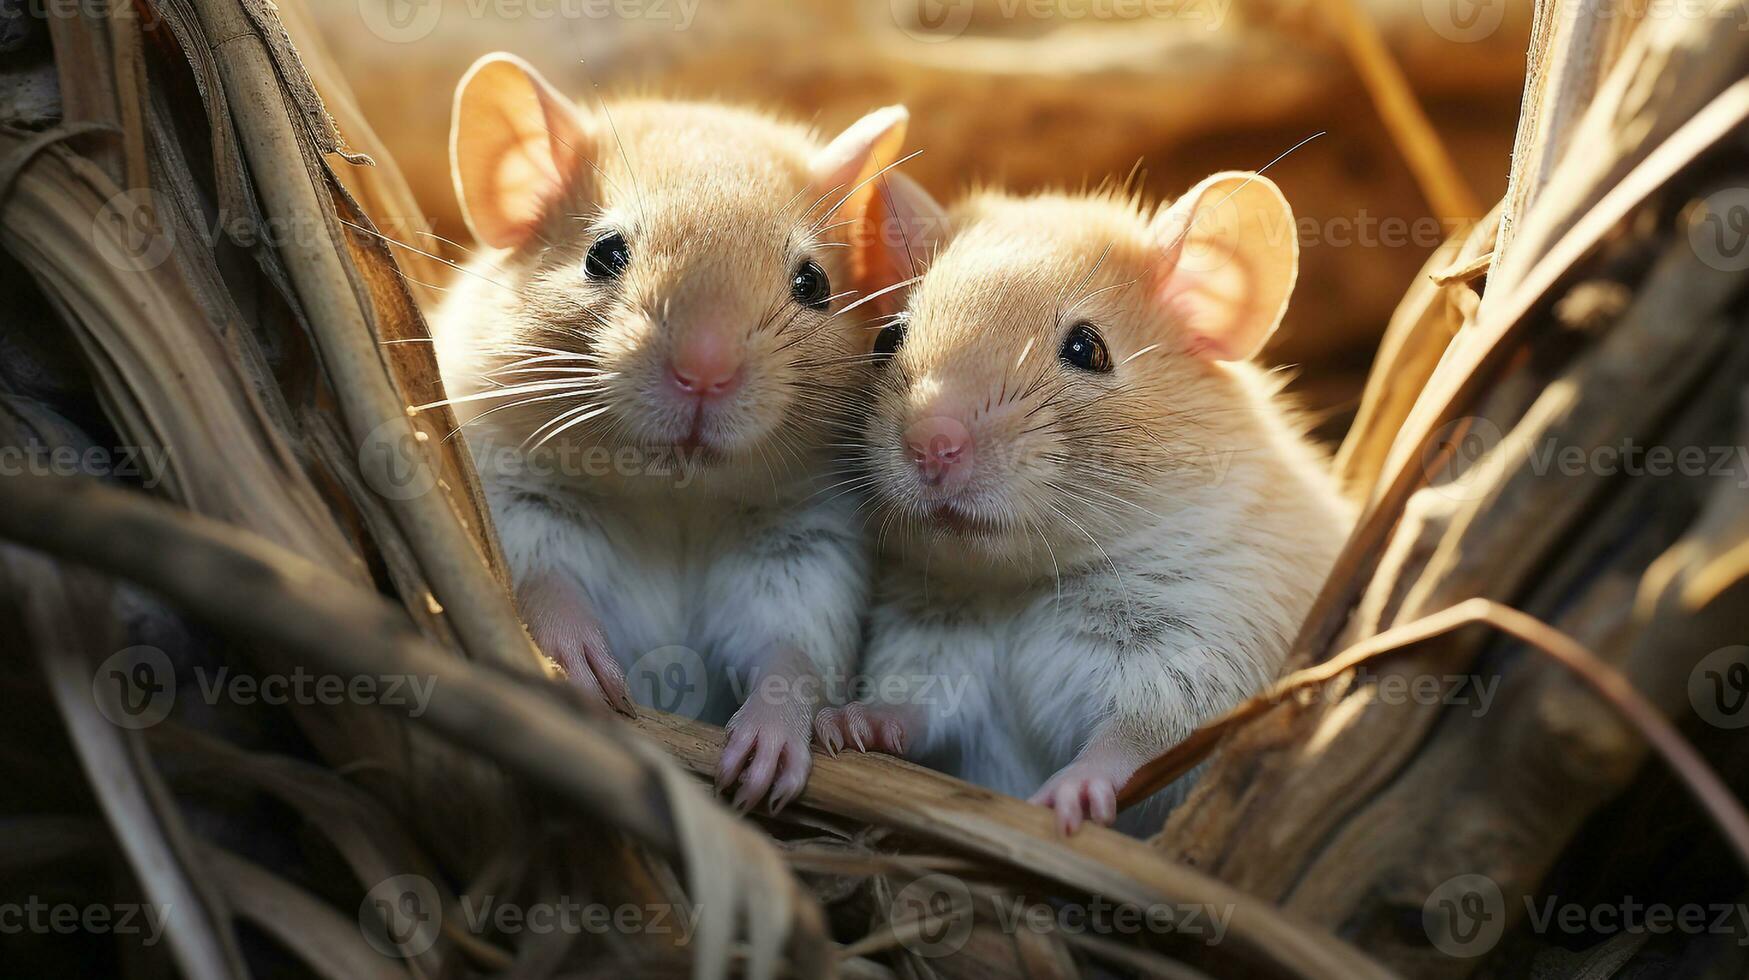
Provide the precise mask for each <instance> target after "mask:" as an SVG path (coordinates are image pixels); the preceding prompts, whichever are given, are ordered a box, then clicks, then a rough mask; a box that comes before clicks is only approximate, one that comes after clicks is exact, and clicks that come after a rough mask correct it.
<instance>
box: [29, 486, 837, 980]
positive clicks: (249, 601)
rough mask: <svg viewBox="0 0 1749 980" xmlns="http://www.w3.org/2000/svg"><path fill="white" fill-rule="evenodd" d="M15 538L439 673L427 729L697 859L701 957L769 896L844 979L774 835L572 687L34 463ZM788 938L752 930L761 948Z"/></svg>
mask: <svg viewBox="0 0 1749 980" xmlns="http://www.w3.org/2000/svg"><path fill="white" fill-rule="evenodd" d="M0 537H4V538H7V539H10V540H12V541H15V542H18V543H20V544H23V545H26V546H28V547H32V548H37V549H40V550H42V551H45V552H48V553H50V554H51V555H53V556H55V557H57V558H61V559H64V560H68V561H73V562H76V563H79V564H83V565H88V566H90V567H92V568H95V569H98V570H100V571H103V572H107V573H110V574H113V575H118V576H121V577H123V578H126V579H129V580H132V581H134V582H137V583H139V584H140V585H142V586H144V587H146V588H149V589H151V590H153V591H155V592H157V593H159V594H160V595H162V596H164V597H165V598H166V599H168V600H170V601H171V602H173V603H175V604H176V605H178V606H181V607H182V608H184V609H185V610H187V611H189V612H190V613H192V614H194V615H197V616H199V617H201V618H203V619H205V620H207V621H209V622H211V623H213V624H215V625H217V626H219V627H221V628H223V629H226V630H229V631H232V632H234V633H236V634H237V635H239V636H245V637H249V638H251V639H253V640H256V641H258V642H262V643H269V644H274V645H278V646H281V647H284V648H286V649H288V650H290V651H292V652H294V653H296V654H298V655H301V656H303V657H304V658H306V659H307V660H308V661H309V662H310V663H311V664H313V665H316V666H318V667H319V668H321V669H324V670H329V671H332V672H334V673H336V674H339V675H342V676H346V677H358V676H377V677H427V678H433V679H434V680H435V681H436V683H434V684H433V687H432V696H431V699H430V702H429V704H428V705H427V709H426V712H425V714H423V715H421V716H419V717H418V718H417V719H416V720H417V721H418V722H419V723H421V724H424V725H429V726H430V727H431V728H432V729H433V730H435V731H436V732H438V733H439V734H441V735H443V736H445V737H446V738H447V739H448V740H450V741H451V742H453V743H455V744H456V745H459V746H461V747H463V748H467V749H470V750H472V751H475V752H478V753H480V754H482V755H484V756H486V757H488V758H491V759H493V760H494V761H496V762H498V763H500V764H502V765H504V766H505V767H507V768H509V769H511V770H513V771H515V772H517V773H520V774H521V775H523V776H525V777H527V778H528V779H531V780H533V781H535V782H537V783H539V784H541V785H544V786H547V787H550V788H551V789H553V790H554V791H556V792H558V793H560V794H562V795H564V796H565V797H567V798H569V799H570V800H571V801H572V802H573V803H575V804H576V805H577V806H578V807H580V808H581V809H582V810H583V811H584V812H587V813H589V814H591V815H593V816H595V817H597V818H599V819H601V820H603V821H605V822H607V823H609V824H611V825H613V826H615V827H617V828H619V829H621V830H623V831H624V832H626V833H627V834H629V835H631V836H632V837H634V838H637V839H638V840H641V841H643V842H644V843H646V844H648V845H649V846H650V847H652V848H654V849H655V850H656V851H658V852H659V853H662V854H663V855H665V856H667V857H668V858H670V859H671V860H675V861H677V862H682V863H684V864H685V865H686V867H687V869H688V871H689V872H690V875H689V877H690V879H691V882H692V885H693V888H692V892H693V893H692V896H691V897H692V899H693V901H694V902H697V903H699V905H700V909H701V911H702V913H703V918H702V919H701V921H700V929H699V934H698V937H697V939H696V940H695V944H694V949H693V952H694V955H695V956H696V957H698V958H699V959H700V960H710V959H711V958H713V957H715V958H717V959H719V960H720V958H721V957H722V956H723V955H724V954H725V953H726V947H725V946H724V945H723V941H726V940H728V939H730V938H732V931H733V930H734V929H735V928H736V917H737V915H738V912H739V909H738V908H737V906H738V905H739V904H740V902H742V901H745V900H754V901H764V902H771V903H781V904H778V906H777V907H780V908H781V907H787V908H788V909H789V912H790V915H789V921H788V923H787V924H788V929H789V935H790V937H791V941H792V956H793V958H794V961H795V962H796V963H798V964H800V968H802V969H803V970H804V972H808V975H811V976H813V975H820V976H823V975H827V974H828V973H829V965H828V964H829V963H830V957H829V954H828V951H827V943H826V940H825V937H824V932H823V925H822V922H821V919H820V915H819V906H818V905H817V904H816V903H814V902H813V901H812V900H811V899H809V898H807V897H806V896H805V895H803V893H802V892H801V889H800V887H799V885H798V883H797V882H796V880H795V878H794V877H793V876H791V875H790V874H789V873H788V872H787V870H785V868H784V866H783V863H782V859H781V858H779V857H778V855H777V854H776V852H775V851H774V850H773V848H772V846H771V844H770V842H769V841H768V840H766V839H765V838H764V837H763V836H761V835H759V834H757V833H756V832H754V830H753V829H752V828H750V827H749V826H748V825H746V824H745V823H742V822H740V821H738V820H735V819H733V818H732V817H731V816H730V815H729V814H728V813H727V812H726V811H725V810H723V809H722V808H721V807H719V806H717V805H715V804H714V803H712V802H711V801H710V800H709V799H708V798H707V797H705V796H704V795H703V794H702V793H701V792H700V791H699V789H698V788H697V787H696V786H695V785H693V784H692V783H691V781H690V780H688V779H686V778H685V777H684V775H683V774H681V773H680V772H679V770H678V769H676V768H675V767H674V766H673V765H672V763H671V762H670V761H669V760H667V759H666V758H664V757H663V756H662V755H661V753H660V752H658V751H657V750H655V749H654V748H653V747H651V746H649V745H648V744H647V743H644V742H642V741H641V740H639V739H637V738H636V737H635V736H634V735H632V733H630V732H629V731H627V730H626V729H624V728H621V727H618V723H617V722H616V721H614V720H613V719H611V718H609V717H607V716H605V715H588V716H585V715H584V714H583V713H582V712H581V711H579V710H578V709H576V708H575V707H574V705H572V704H570V703H567V702H566V701H565V700H563V698H562V697H561V696H560V692H563V691H564V690H565V689H564V688H559V687H553V688H550V689H549V688H546V687H545V686H544V685H545V682H544V681H540V680H536V679H524V678H519V677H516V676H513V675H511V674H508V673H506V672H503V671H500V670H494V669H492V668H490V667H485V666H481V665H476V664H473V663H469V662H464V661H459V660H457V659H456V658H454V657H451V656H449V655H447V654H446V653H444V651H442V650H441V649H439V648H437V647H435V646H433V645H431V644H430V643H429V642H427V641H426V640H425V639H423V638H422V637H420V636H419V635H418V634H416V633H414V632H413V631H412V629H411V628H410V627H409V626H408V623H407V620H406V617H405V614H404V613H402V612H401V611H400V610H398V609H396V608H395V607H394V606H392V605H390V604H389V603H388V602H386V601H385V600H383V599H382V597H380V596H378V595H376V594H374V593H370V592H367V591H364V590H362V589H359V588H358V587H356V586H354V585H352V584H351V583H350V582H347V581H346V580H344V579H341V578H339V577H338V576H336V575H334V574H333V573H331V572H329V571H327V570H326V569H324V568H321V567H320V566H317V565H315V564H313V563H311V562H308V561H306V560H304V559H302V558H300V557H298V556H296V555H294V554H291V553H289V552H287V551H285V550H283V549H280V548H278V547H275V546H273V545H271V544H269V543H267V542H266V541H263V540H262V539H260V538H258V537H256V536H254V535H251V534H248V533H246V532H243V531H240V530H238V529H236V528H233V527H230V526H229V525H225V524H222V523H219V522H217V521H212V520H208V519H205V518H202V517H199V516H197V515H194V514H189V513H186V512H183V511H179V510H177V509H175V508H173V507H169V506H167V505H165V504H163V503H160V502H158V501H156V500H153V499H151V498H149V497H147V496H145V495H144V494H138V493H131V492H128V491H125V490H120V489H116V488H114V487H109V486H105V485H102V484H99V483H97V482H95V481H90V480H84V479H78V478H70V477H55V476H42V475H35V474H31V473H29V471H28V468H27V469H26V470H25V471H24V472H22V473H20V474H18V475H7V476H4V477H0ZM337 641H343V642H337ZM755 918H757V917H755ZM710 930H715V932H714V933H713V932H711V931H710ZM776 939H781V937H772V936H763V937H762V936H760V935H758V934H757V933H755V934H754V935H752V936H751V937H750V940H751V941H752V942H753V944H754V945H755V946H757V945H759V944H760V943H761V941H762V940H763V941H765V942H771V941H773V940H776ZM813 967H817V969H813V970H810V969H809V968H813Z"/></svg>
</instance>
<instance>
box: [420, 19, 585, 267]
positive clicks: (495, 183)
mask: <svg viewBox="0 0 1749 980" xmlns="http://www.w3.org/2000/svg"><path fill="white" fill-rule="evenodd" d="M585 140H586V133H585V131H584V128H583V123H582V120H581V119H580V118H579V117H578V114H577V109H576V107H575V106H574V105H573V104H572V103H571V100H570V99H567V98H565V97H564V96H563V95H561V94H560V93H559V92H558V91H557V90H556V89H554V88H553V87H552V85H551V84H549V83H548V82H547V80H546V79H545V78H542V77H541V74H540V72H537V71H535V70H534V68H533V67H532V66H530V65H529V64H528V62H526V61H523V60H522V59H521V58H518V57H516V56H515V55H510V54H505V53H503V52H498V53H496V54H489V55H486V56H485V57H483V58H481V59H480V60H479V61H476V62H474V64H473V67H471V68H469V69H468V72H467V74H466V75H463V76H462V80H461V84H460V85H458V86H457V87H456V92H455V111H454V114H453V116H452V117H451V120H450V132H449V162H450V175H451V177H452V178H453V179H454V181H455V190H456V197H457V199H458V200H459V201H460V202H461V207H462V216H463V217H464V218H466V219H467V223H468V229H469V230H470V231H472V232H473V233H474V237H475V238H477V239H479V240H480V241H481V242H482V243H484V244H485V245H488V246H490V247H492V248H514V247H515V246H517V245H520V244H522V243H523V242H524V241H526V240H527V239H528V237H529V236H530V235H531V234H533V233H534V231H535V229H536V227H538V226H539V224H540V220H541V216H542V215H543V214H544V213H545V211H546V208H547V206H548V205H549V204H551V203H552V201H553V199H554V198H556V197H558V196H559V195H560V194H561V193H562V192H563V191H564V189H565V184H566V181H568V180H570V178H571V175H572V174H573V173H574V172H575V169H576V167H577V166H578V164H579V162H580V161H581V159H582V158H583V155H584V154H585V152H586V151H587V147H586V145H585Z"/></svg>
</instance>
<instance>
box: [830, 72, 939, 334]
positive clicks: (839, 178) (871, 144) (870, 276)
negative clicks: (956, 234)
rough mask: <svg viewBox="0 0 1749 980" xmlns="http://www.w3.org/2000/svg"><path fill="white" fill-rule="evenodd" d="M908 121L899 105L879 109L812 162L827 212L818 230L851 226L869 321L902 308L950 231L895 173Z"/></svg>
mask: <svg viewBox="0 0 1749 980" xmlns="http://www.w3.org/2000/svg"><path fill="white" fill-rule="evenodd" d="M910 119H911V116H910V113H909V112H908V111H907V110H906V109H905V107H904V106H902V105H891V106H886V107H885V108H881V109H876V110H875V111H873V112H871V113H869V114H868V115H866V116H863V117H862V118H861V119H858V120H857V121H856V122H854V123H852V124H851V125H850V128H848V129H846V130H845V131H844V132H842V133H840V134H838V136H837V137H836V138H835V139H833V140H832V142H830V143H828V144H827V145H826V147H825V149H823V150H820V151H819V152H818V153H816V154H814V157H813V159H811V160H810V161H809V162H808V170H809V173H810V176H811V177H812V179H813V182H814V186H815V188H816V190H817V191H818V192H819V194H820V195H821V199H822V201H823V202H824V203H823V204H822V207H823V208H828V209H830V210H828V211H826V213H825V214H824V215H822V216H821V217H819V219H818V223H819V224H821V225H831V224H835V223H838V222H848V223H849V225H848V226H849V227H850V228H852V229H853V233H852V234H851V235H850V236H849V239H850V242H851V245H852V248H851V270H852V275H853V278H854V281H853V282H852V283H851V288H852V289H854V290H855V291H856V298H855V299H853V300H852V302H860V303H863V304H865V305H866V314H867V315H868V316H879V315H883V314H886V313H892V312H896V311H897V310H898V309H900V308H901V307H902V306H903V305H904V302H905V281H906V280H908V279H910V278H911V277H912V276H913V275H915V274H916V270H917V269H918V267H919V266H920V264H921V263H922V262H923V260H924V259H926V258H927V257H928V255H929V254H930V252H931V251H933V250H934V248H935V245H936V243H937V242H938V241H940V240H941V237H942V234H943V230H944V226H945V224H946V222H945V215H944V214H943V212H942V209H941V206H940V205H938V204H936V203H935V199H934V198H933V197H930V196H929V192H928V191H926V190H924V189H923V188H922V187H921V186H920V185H919V184H918V183H917V182H916V181H913V180H911V179H910V178H909V177H906V176H905V175H904V174H902V173H900V172H899V171H898V170H897V169H896V165H897V164H898V163H899V161H900V159H901V157H900V151H901V150H902V149H903V148H904V144H905V128H906V126H907V125H908V124H909V123H910ZM832 215H837V218H836V219H831V218H830V216H832Z"/></svg>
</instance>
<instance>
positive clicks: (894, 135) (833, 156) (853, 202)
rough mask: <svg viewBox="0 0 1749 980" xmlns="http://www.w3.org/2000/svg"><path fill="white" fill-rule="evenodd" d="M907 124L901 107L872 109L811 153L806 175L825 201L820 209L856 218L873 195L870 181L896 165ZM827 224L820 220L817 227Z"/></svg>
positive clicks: (907, 118) (906, 115)
mask: <svg viewBox="0 0 1749 980" xmlns="http://www.w3.org/2000/svg"><path fill="white" fill-rule="evenodd" d="M910 121H911V114H910V113H909V112H907V111H906V110H905V107H904V106H902V105H890V106H887V107H886V108H884V109H876V110H875V111H873V112H871V113H869V114H868V115H866V116H863V117H862V118H861V119H858V120H857V121H856V122H854V123H851V125H850V128H849V129H846V130H845V131H844V132H842V133H839V134H838V136H837V138H836V139H834V140H833V141H832V142H831V143H828V144H827V145H826V148H825V149H823V150H820V151H819V152H817V153H815V154H814V156H813V158H812V159H810V160H809V161H808V172H809V174H810V175H811V176H812V177H813V181H814V186H815V187H816V188H818V189H819V193H820V194H821V195H822V196H823V199H824V201H825V203H824V204H822V205H821V207H830V208H833V213H841V214H843V215H844V216H845V217H857V216H860V215H861V214H862V213H863V211H864V210H865V209H866V208H867V206H868V202H869V200H870V198H872V197H873V195H874V190H875V188H874V185H875V183H876V182H875V181H874V180H871V179H870V178H871V177H873V176H874V174H875V173H876V172H877V171H879V170H880V169H881V168H882V167H890V166H892V165H893V164H894V163H895V162H897V161H898V159H899V148H900V147H902V146H904V145H905V126H906V125H907V124H908V123H909V122H910ZM830 223H831V222H830V221H827V220H825V219H824V218H822V220H821V224H830Z"/></svg>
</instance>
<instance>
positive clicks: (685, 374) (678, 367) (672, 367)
mask: <svg viewBox="0 0 1749 980" xmlns="http://www.w3.org/2000/svg"><path fill="white" fill-rule="evenodd" d="M668 373H669V377H670V379H671V380H673V382H674V384H675V386H676V387H678V388H679V389H680V390H681V391H684V392H686V393H687V394H689V395H702V396H704V397H707V398H710V397H715V396H718V395H724V394H727V393H728V392H729V391H731V390H733V389H734V387H735V382H736V381H737V380H739V378H740V374H741V358H740V356H739V353H738V352H737V351H736V350H735V347H734V345H733V343H732V342H731V341H730V340H729V338H727V337H725V336H723V335H722V334H721V333H719V332H715V331H701V332H699V333H695V334H693V335H692V336H690V337H687V338H686V340H685V341H683V342H682V343H681V344H680V347H679V349H678V350H676V351H675V352H674V359H673V360H672V361H671V362H669V366H668Z"/></svg>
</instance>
